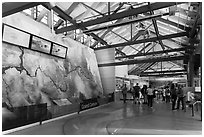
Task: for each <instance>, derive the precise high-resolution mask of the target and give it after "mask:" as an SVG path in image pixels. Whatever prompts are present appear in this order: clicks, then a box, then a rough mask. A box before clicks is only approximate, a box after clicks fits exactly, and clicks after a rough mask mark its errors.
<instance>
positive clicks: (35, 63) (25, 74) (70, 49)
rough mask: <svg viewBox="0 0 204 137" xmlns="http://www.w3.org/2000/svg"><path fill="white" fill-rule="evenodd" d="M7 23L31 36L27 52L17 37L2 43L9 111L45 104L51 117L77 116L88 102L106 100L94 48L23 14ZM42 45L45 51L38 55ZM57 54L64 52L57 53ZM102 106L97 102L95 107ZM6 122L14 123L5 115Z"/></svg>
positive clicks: (9, 18)
mask: <svg viewBox="0 0 204 137" xmlns="http://www.w3.org/2000/svg"><path fill="white" fill-rule="evenodd" d="M6 19H7V20H6ZM6 19H5V18H4V19H3V23H4V25H3V26H4V27H5V26H6V25H5V24H12V25H13V26H14V27H15V28H20V29H21V30H25V31H27V32H28V31H29V32H30V33H28V34H29V36H30V41H29V44H30V45H29V46H28V47H25V48H24V46H21V45H18V44H13V43H14V42H15V41H16V39H15V38H13V40H12V39H11V41H10V42H4V41H3V42H2V103H5V104H7V106H8V108H9V109H11V110H12V108H16V107H22V106H31V105H37V104H42V103H46V104H47V112H48V114H49V118H54V117H57V116H63V115H67V114H70V113H73V112H78V111H79V105H80V103H81V102H83V100H88V99H93V98H102V97H103V96H104V93H103V88H102V84H101V78H100V74H99V69H98V64H97V60H96V55H95V53H94V50H93V49H91V48H89V47H87V46H85V45H83V44H81V43H79V42H77V41H75V40H73V39H71V38H69V37H62V35H56V34H54V33H51V32H50V28H48V27H47V26H45V25H43V24H40V23H39V22H35V21H33V20H32V19H31V18H29V17H27V16H25V15H24V14H20V13H19V14H15V15H11V16H8V18H6ZM22 32H24V31H22ZM17 35H18V34H17ZM32 41H33V43H32ZM27 43H28V42H27ZM34 43H35V44H34ZM24 45H25V44H24ZM37 46H44V47H43V48H45V49H42V51H39V50H36V49H37ZM41 48H42V47H41ZM65 49H67V50H66V52H67V53H66V54H65ZM55 50H56V51H59V52H60V51H61V53H60V54H57V53H54V51H55ZM64 99H66V100H64ZM97 105H98V104H97V102H96V103H93V104H90V107H95V106H97ZM82 108H83V109H85V108H87V106H83V107H82ZM21 111H22V113H23V110H21V109H20V110H19V113H20V112H21ZM30 115H32V114H31V113H29V114H28V115H27V116H28V117H29V116H30ZM2 119H3V120H2V121H4V123H9V120H7V119H5V117H4V116H2Z"/></svg>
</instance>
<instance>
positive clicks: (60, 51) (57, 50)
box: [51, 43, 67, 58]
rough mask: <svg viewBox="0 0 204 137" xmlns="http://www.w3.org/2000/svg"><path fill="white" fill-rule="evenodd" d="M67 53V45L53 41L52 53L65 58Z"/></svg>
mask: <svg viewBox="0 0 204 137" xmlns="http://www.w3.org/2000/svg"><path fill="white" fill-rule="evenodd" d="M66 53H67V48H66V47H63V46H60V45H58V44H55V43H53V47H52V53H51V54H52V55H55V56H58V57H63V58H65V57H66Z"/></svg>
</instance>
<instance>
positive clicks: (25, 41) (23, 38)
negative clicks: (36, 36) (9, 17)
mask: <svg viewBox="0 0 204 137" xmlns="http://www.w3.org/2000/svg"><path fill="white" fill-rule="evenodd" d="M2 40H3V41H4V42H8V43H11V44H15V45H18V46H22V47H26V48H28V47H29V41H30V34H28V33H25V32H23V31H20V30H17V29H15V28H12V27H10V26H7V25H4V30H3V39H2Z"/></svg>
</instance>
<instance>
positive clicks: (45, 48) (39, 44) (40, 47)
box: [31, 36, 51, 54]
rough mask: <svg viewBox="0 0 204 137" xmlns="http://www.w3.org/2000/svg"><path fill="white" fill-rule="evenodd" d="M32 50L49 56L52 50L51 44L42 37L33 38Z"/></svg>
mask: <svg viewBox="0 0 204 137" xmlns="http://www.w3.org/2000/svg"><path fill="white" fill-rule="evenodd" d="M31 49H33V50H37V51H40V52H44V53H48V54H49V53H50V50H51V42H49V41H47V40H45V39H42V38H40V37H36V36H32V40H31Z"/></svg>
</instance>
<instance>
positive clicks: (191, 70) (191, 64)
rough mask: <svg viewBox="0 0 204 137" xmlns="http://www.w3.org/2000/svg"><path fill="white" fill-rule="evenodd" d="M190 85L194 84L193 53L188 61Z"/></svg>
mask: <svg viewBox="0 0 204 137" xmlns="http://www.w3.org/2000/svg"><path fill="white" fill-rule="evenodd" d="M187 81H188V86H189V87H192V86H194V61H193V55H190V58H189V62H188V77H187Z"/></svg>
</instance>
